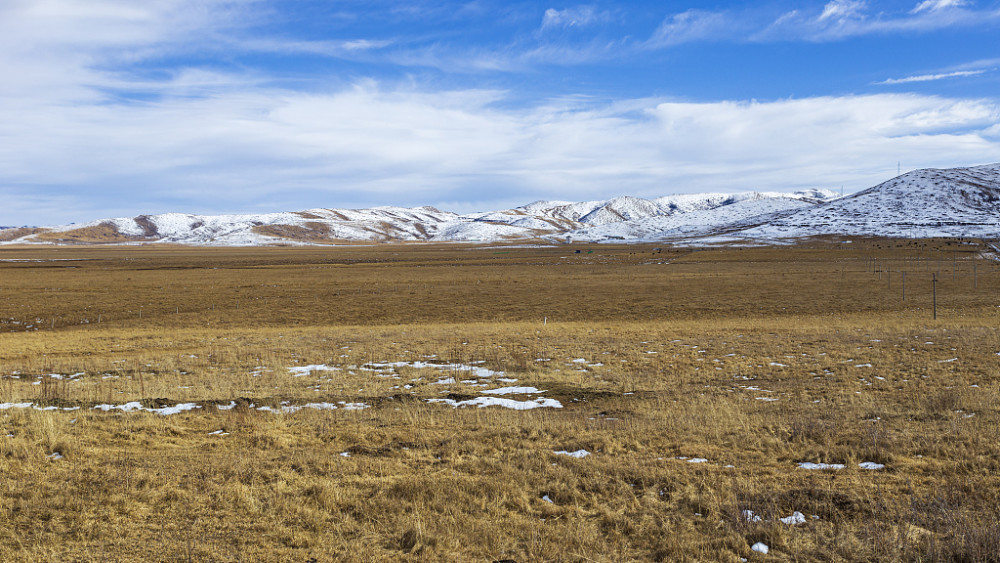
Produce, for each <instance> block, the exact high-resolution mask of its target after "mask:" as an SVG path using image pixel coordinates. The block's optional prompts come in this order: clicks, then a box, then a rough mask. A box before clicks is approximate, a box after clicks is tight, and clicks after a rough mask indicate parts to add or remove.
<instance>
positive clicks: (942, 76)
mask: <svg viewBox="0 0 1000 563" xmlns="http://www.w3.org/2000/svg"><path fill="white" fill-rule="evenodd" d="M985 72H986V70H985V69H981V70H956V71H954V72H942V73H937V74H917V75H914V76H906V77H903V78H887V79H885V80H883V81H881V82H876V84H887V85H892V84H911V83H913V82H932V81H934V80H946V79H948V78H964V77H968V76H977V75H980V74H983V73H985Z"/></svg>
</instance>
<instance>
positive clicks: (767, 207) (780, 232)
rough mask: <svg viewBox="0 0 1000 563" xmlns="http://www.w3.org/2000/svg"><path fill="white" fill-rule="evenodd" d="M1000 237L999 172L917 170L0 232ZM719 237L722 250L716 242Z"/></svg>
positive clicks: (40, 239)
mask: <svg viewBox="0 0 1000 563" xmlns="http://www.w3.org/2000/svg"><path fill="white" fill-rule="evenodd" d="M832 234H837V235H872V236H904V237H906V236H909V237H935V236H954V237H960V236H969V237H997V236H1000V164H991V165H986V166H976V167H971V168H954V169H946V170H937V169H926V170H916V171H914V172H909V173H907V174H903V175H902V176H899V177H897V178H893V179H892V180H889V181H887V182H884V183H882V184H879V185H878V186H875V187H873V188H870V189H867V190H865V191H862V192H859V193H857V194H854V195H851V196H849V197H845V198H839V199H835V198H834V194H833V193H832V192H830V191H826V190H809V191H804V192H796V193H793V194H787V193H774V192H746V193H740V194H689V195H671V196H664V197H660V198H656V199H642V198H637V197H630V196H622V197H616V198H612V199H607V200H596V201H583V202H565V201H536V202H533V203H529V204H527V205H524V206H521V207H517V208H514V209H506V210H501V211H491V212H483V213H470V214H465V215H459V214H456V213H451V212H448V211H441V210H439V209H435V208H433V207H416V208H403V207H376V208H371V209H325V208H318V209H309V210H306V211H299V212H285V213H266V214H256V215H189V214H182V213H166V214H161V215H140V216H138V217H119V218H114V219H103V220H99V221H93V222H91V223H86V224H83V225H64V226H59V227H48V228H20V229H6V230H0V244H10V243H48V244H52V243H55V244H67V243H119V244H120V243H135V242H141V243H175V244H190V245H224V246H255V245H267V244H343V243H351V242H387V241H502V240H518V239H520V240H526V239H544V240H549V241H564V240H566V239H570V240H578V241H579V240H586V241H605V240H624V241H641V240H644V241H658V240H668V241H669V240H682V239H693V240H698V239H704V238H705V237H716V240H725V239H730V240H731V239H737V240H739V239H743V240H754V241H760V242H767V241H772V240H777V239H783V238H798V237H807V236H815V235H832ZM720 235H721V236H723V237H725V239H720V238H718V237H720Z"/></svg>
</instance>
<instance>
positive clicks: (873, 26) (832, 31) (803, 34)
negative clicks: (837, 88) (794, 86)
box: [749, 0, 1000, 41]
mask: <svg viewBox="0 0 1000 563" xmlns="http://www.w3.org/2000/svg"><path fill="white" fill-rule="evenodd" d="M964 5H966V3H965V2H959V1H955V0H932V1H931V2H930V3H928V2H923V3H921V4H918V5H917V7H916V8H914V9H913V10H911V11H909V12H878V13H876V14H870V13H868V6H867V3H866V2H863V1H860V0H833V1H831V2H828V3H827V4H826V5H825V6H824V8H823V11H822V12H821V13H819V14H818V15H816V16H815V17H813V16H811V15H810V14H809V13H807V12H806V11H803V10H796V11H791V12H787V13H785V14H782V15H781V16H780V17H778V18H776V19H775V20H774V21H773V22H772V23H771V24H770V25H768V26H766V27H764V28H763V29H762V30H760V31H757V32H755V33H752V34H751V35H750V37H749V38H750V39H751V40H753V41H773V40H807V41H836V40H841V39H845V38H848V37H857V36H863V35H871V34H887V33H907V32H923V31H933V30H937V29H947V28H961V27H976V26H985V25H992V24H994V23H996V22H998V21H1000V9H995V8H993V9H982V10H975V9H959V8H960V7H961V6H964Z"/></svg>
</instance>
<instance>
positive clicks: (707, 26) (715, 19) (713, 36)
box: [646, 10, 746, 48]
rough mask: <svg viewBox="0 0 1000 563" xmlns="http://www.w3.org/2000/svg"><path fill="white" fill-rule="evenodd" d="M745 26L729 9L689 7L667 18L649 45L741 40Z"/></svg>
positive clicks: (651, 38)
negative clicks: (710, 9) (720, 10)
mask: <svg viewBox="0 0 1000 563" xmlns="http://www.w3.org/2000/svg"><path fill="white" fill-rule="evenodd" d="M745 25H746V24H744V23H741V22H740V21H739V20H737V19H736V18H734V17H733V16H732V14H730V13H729V12H711V11H705V10H687V11H685V12H681V13H679V14H674V15H673V16H670V17H668V18H667V19H665V20H663V22H662V23H661V24H660V26H659V27H658V28H657V29H656V31H655V32H654V33H653V36H652V37H650V39H649V41H647V42H646V46H647V47H654V48H656V47H669V46H673V45H680V44H682V43H690V42H692V41H705V40H718V39H738V38H740V36H741V35H742V33H743V32H744V31H745Z"/></svg>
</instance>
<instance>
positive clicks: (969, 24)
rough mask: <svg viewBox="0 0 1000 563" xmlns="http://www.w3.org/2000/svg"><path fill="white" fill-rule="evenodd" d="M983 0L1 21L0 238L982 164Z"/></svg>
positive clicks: (508, 3) (247, 4) (836, 185)
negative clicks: (111, 224)
mask: <svg viewBox="0 0 1000 563" xmlns="http://www.w3.org/2000/svg"><path fill="white" fill-rule="evenodd" d="M998 37H1000V0H899V1H896V0H885V1H882V0H829V1H816V2H810V1H805V0H802V1H796V0H764V1H761V2H726V1H719V2H714V3H704V2H701V3H693V2H680V1H670V0H658V1H648V2H645V1H635V2H602V1H595V2H589V3H575V2H573V1H572V0H570V1H569V2H566V3H559V2H552V1H544V2H529V1H524V2H519V1H517V0H505V1H504V0H496V1H494V0H474V1H469V2H448V1H443V0H411V1H395V0H357V1H355V0H327V1H317V0H142V1H139V0H86V1H81V0H0V76H2V77H3V78H2V79H0V202H2V205H0V225H8V226H14V225H55V224H65V223H69V222H83V221H89V220H94V219H99V218H104V217H117V216H133V215H138V214H155V213H165V212H185V213H212V214H214V213H260V212H271V211H292V210H303V209H309V208H317V207H325V208H337V207H341V208H344V207H346V208H361V207H370V206H377V205H399V206H420V205H433V206H436V207H439V208H441V209H445V210H450V211H456V212H472V211H486V210H496V209H503V208H509V207H514V206H518V205H523V204H526V203H529V202H532V201H535V200H539V199H548V200H568V201H581V200H594V199H605V198H611V197H615V196H619V195H633V196H638V197H658V196H663V195H669V194H674V193H697V192H739V191H749V190H759V191H795V190H801V189H810V188H827V189H832V190H835V191H839V190H841V189H843V190H844V191H845V193H850V192H853V191H857V190H861V189H865V188H868V187H871V186H873V185H876V184H878V183H880V182H882V181H885V180H887V179H889V178H891V177H893V176H895V175H896V173H897V170H902V171H903V172H905V171H907V170H913V169H917V168H927V167H937V168H947V167H955V166H968V165H976V164H986V163H994V162H1000V40H998V39H997V38H998Z"/></svg>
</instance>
